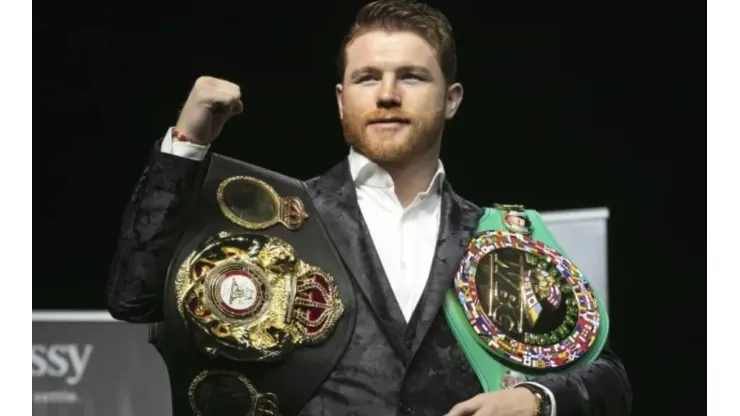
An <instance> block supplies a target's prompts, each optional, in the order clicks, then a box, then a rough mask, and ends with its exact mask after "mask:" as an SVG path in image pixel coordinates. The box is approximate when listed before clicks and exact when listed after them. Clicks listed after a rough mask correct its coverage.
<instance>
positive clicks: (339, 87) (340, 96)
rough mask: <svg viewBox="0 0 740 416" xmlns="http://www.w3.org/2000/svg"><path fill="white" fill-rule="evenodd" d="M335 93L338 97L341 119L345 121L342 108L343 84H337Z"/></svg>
mask: <svg viewBox="0 0 740 416" xmlns="http://www.w3.org/2000/svg"><path fill="white" fill-rule="evenodd" d="M334 91H335V93H336V95H337V108H338V109H339V119H340V120H343V119H344V107H343V106H342V84H337V86H336V87H334Z"/></svg>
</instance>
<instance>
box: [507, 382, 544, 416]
mask: <svg viewBox="0 0 740 416" xmlns="http://www.w3.org/2000/svg"><path fill="white" fill-rule="evenodd" d="M514 388H515V389H524V390H528V391H529V392H530V393H531V394H532V395H533V396H534V400H535V404H534V406H533V409H532V416H551V415H552V414H553V413H552V409H553V403H552V401H551V400H550V395H549V394H548V392H547V391H545V389H543V388H542V387H540V386H539V385H537V384H531V383H521V384H517V385H516V386H515V387H514Z"/></svg>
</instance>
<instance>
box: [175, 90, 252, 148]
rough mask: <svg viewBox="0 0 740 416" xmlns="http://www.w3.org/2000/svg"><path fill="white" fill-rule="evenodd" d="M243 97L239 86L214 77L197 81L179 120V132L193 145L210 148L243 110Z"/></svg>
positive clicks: (177, 125)
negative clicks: (229, 122) (208, 146)
mask: <svg viewBox="0 0 740 416" xmlns="http://www.w3.org/2000/svg"><path fill="white" fill-rule="evenodd" d="M241 98H242V93H241V89H240V88H239V86H238V85H236V84H233V83H231V82H229V81H224V80H222V79H217V78H212V77H200V78H198V80H197V81H195V85H194V86H193V89H192V90H191V91H190V95H189V96H188V99H187V101H186V102H185V105H184V106H183V108H182V111H181V112H180V118H179V119H178V120H177V124H176V125H175V127H177V129H178V130H180V131H181V132H183V133H184V134H185V135H186V136H187V137H188V138H189V139H190V140H191V141H193V142H195V143H198V144H202V145H209V144H211V142H213V141H214V140H215V139H216V137H218V135H219V134H221V130H222V129H223V128H224V124H226V122H227V121H228V120H229V119H230V118H231V117H233V116H235V115H237V114H239V113H241V112H242V110H243V109H244V106H243V104H242V101H241Z"/></svg>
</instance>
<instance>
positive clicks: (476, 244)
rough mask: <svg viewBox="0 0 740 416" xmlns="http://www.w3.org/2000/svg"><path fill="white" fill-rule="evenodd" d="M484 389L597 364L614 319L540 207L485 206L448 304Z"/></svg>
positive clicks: (454, 326)
mask: <svg viewBox="0 0 740 416" xmlns="http://www.w3.org/2000/svg"><path fill="white" fill-rule="evenodd" d="M444 311H445V317H446V318H447V322H448V324H449V326H450V328H451V330H452V333H453V334H454V336H455V338H456V339H457V341H458V342H459V344H460V346H461V347H462V349H463V351H464V353H465V356H466V357H467V359H468V361H469V363H470V365H471V367H472V368H473V370H474V371H475V373H476V374H477V376H478V379H479V380H480V382H481V386H482V388H483V391H484V392H491V391H497V390H502V389H507V388H512V387H513V386H514V385H516V384H518V383H520V382H523V381H526V380H531V379H533V378H535V377H537V376H539V375H542V374H546V373H552V372H559V371H567V370H569V369H572V368H574V367H577V366H580V365H584V364H588V363H591V362H593V361H594V360H595V359H596V358H597V357H598V356H599V353H600V352H601V350H602V349H603V347H604V344H605V341H606V338H607V333H608V332H609V317H608V315H607V311H606V309H605V307H604V305H603V303H602V302H601V301H600V300H599V297H598V295H597V294H596V293H595V292H594V291H593V289H592V288H591V286H590V285H589V283H588V280H587V279H586V277H585V276H584V275H583V273H581V271H580V270H579V269H578V268H577V267H576V266H575V264H573V262H571V261H570V260H569V259H568V258H567V256H566V254H565V252H564V251H563V249H562V248H561V247H560V246H559V245H558V243H557V242H556V241H555V238H553V236H552V235H551V234H550V233H549V232H548V230H547V227H546V226H545V223H544V221H543V220H542V217H541V216H540V215H539V214H538V213H537V212H536V211H534V210H525V209H524V208H523V207H521V206H516V205H503V206H501V205H497V206H496V208H486V210H485V212H484V214H483V216H482V217H481V219H480V223H479V224H478V229H477V232H476V234H475V235H474V236H473V238H472V239H471V241H470V244H469V245H468V251H467V252H466V253H465V255H464V257H463V260H462V262H461V264H460V268H459V269H458V271H457V273H456V274H455V280H454V288H453V289H452V290H450V291H449V292H448V293H447V296H446V298H445V302H444Z"/></svg>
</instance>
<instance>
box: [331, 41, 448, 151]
mask: <svg viewBox="0 0 740 416" xmlns="http://www.w3.org/2000/svg"><path fill="white" fill-rule="evenodd" d="M346 64H347V65H346V68H345V75H344V79H343V81H342V84H339V85H337V102H338V104H339V117H340V119H341V122H342V129H343V131H344V137H345V139H346V140H347V143H349V144H350V145H352V146H354V147H355V149H357V150H358V151H359V152H360V153H362V154H364V155H365V156H367V157H368V158H369V159H370V160H372V161H374V162H376V163H379V164H403V163H405V162H407V161H409V160H411V159H413V158H414V157H416V156H418V155H420V154H424V153H425V152H427V151H429V150H430V149H432V148H433V147H434V146H435V145H436V144H437V142H438V140H439V139H440V138H441V135H442V130H443V128H444V122H445V119H449V118H452V116H454V114H455V111H456V110H457V108H458V106H459V104H460V102H461V101H462V86H460V84H453V85H451V86H449V87H448V86H447V85H446V82H445V79H444V74H443V73H442V68H441V66H440V64H439V61H438V60H437V54H436V52H435V51H434V50H433V49H432V47H431V46H430V45H429V44H428V43H427V42H426V41H425V40H424V39H423V38H421V37H420V36H418V35H416V34H413V33H410V32H392V33H386V32H382V31H371V32H367V33H364V34H362V35H360V36H358V37H357V38H355V40H354V41H352V42H351V43H350V44H349V45H348V46H347V50H346Z"/></svg>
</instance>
